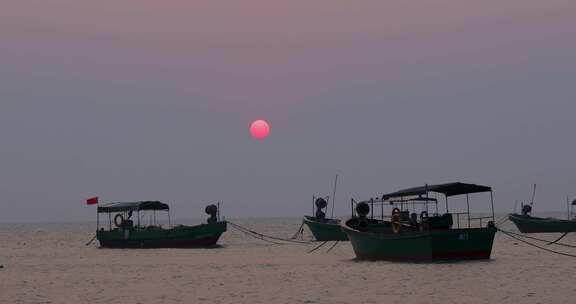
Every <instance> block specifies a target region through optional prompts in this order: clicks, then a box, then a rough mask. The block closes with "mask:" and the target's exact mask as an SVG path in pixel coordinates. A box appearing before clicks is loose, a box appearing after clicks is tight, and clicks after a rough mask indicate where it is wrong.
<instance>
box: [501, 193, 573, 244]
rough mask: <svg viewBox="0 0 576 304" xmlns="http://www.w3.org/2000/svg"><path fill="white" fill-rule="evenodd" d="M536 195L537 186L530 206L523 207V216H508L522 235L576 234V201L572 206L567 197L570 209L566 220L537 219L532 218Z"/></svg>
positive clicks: (514, 214)
mask: <svg viewBox="0 0 576 304" xmlns="http://www.w3.org/2000/svg"><path fill="white" fill-rule="evenodd" d="M535 195H536V185H534V191H533V192H532V201H531V203H530V204H522V205H521V210H522V213H521V214H517V213H512V214H509V215H508V219H509V220H510V221H511V222H512V223H514V225H516V227H517V228H518V230H520V232H522V233H568V232H576V218H575V217H574V206H576V200H573V201H572V204H570V199H569V197H566V206H567V208H568V218H567V219H566V220H563V219H558V218H552V217H547V218H543V217H536V216H532V208H533V206H534V197H535Z"/></svg>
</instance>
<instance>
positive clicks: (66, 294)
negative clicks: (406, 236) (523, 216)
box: [0, 218, 576, 304]
mask: <svg viewBox="0 0 576 304" xmlns="http://www.w3.org/2000/svg"><path fill="white" fill-rule="evenodd" d="M230 221H232V222H234V223H236V224H239V225H241V226H244V227H248V228H250V229H251V230H254V231H258V232H261V233H264V234H268V235H273V236H277V237H280V238H289V237H290V236H292V235H293V234H294V233H295V232H296V231H297V229H298V227H299V226H300V224H301V219H300V218H269V219H265V218H261V219H230ZM501 227H502V229H507V230H510V231H515V228H514V227H513V225H512V224H511V223H510V222H505V223H503V224H502V225H501ZM94 230H95V227H94V224H93V223H73V224H70V223H67V224H58V223H50V224H0V265H1V267H0V303H2V304H10V303H15V304H16V303H26V304H28V303H30V304H33V303H55V304H56V303H58V304H60V303H106V304H110V303H123V304H127V303H134V304H136V303H251V304H264V303H265V304H271V303H390V304H392V303H399V304H412V303H414V304H416V303H418V304H429V303H442V304H448V303H458V304H462V303H471V304H474V303H490V304H494V303H514V304H520V303H543V304H544V303H546V304H550V303H552V304H554V303H558V304H569V303H576V258H573V257H569V256H562V255H559V254H554V253H550V252H548V251H544V250H541V249H538V248H535V247H532V246H530V245H527V244H525V243H522V242H519V241H517V240H514V239H512V238H510V237H508V236H507V235H504V234H502V233H498V234H497V236H496V240H495V243H494V248H493V252H492V258H491V259H490V260H486V261H472V262H442V263H398V262H370V261H358V260H356V259H355V256H354V252H353V250H352V248H351V245H350V243H349V242H340V243H338V244H336V245H335V246H334V247H333V249H332V250H329V249H330V247H332V245H333V244H327V245H326V246H324V247H320V248H319V249H317V250H315V251H312V249H314V248H315V247H317V246H318V245H319V243H312V244H292V243H287V244H273V243H269V242H265V241H262V240H260V239H257V238H254V237H252V236H249V235H246V234H245V233H243V232H240V231H237V230H235V229H233V228H231V227H229V230H228V232H226V233H225V234H224V235H223V236H222V238H221V240H220V242H219V243H220V245H221V246H219V247H217V248H212V249H101V248H99V247H98V244H97V243H96V242H94V243H92V244H89V245H86V243H87V242H88V241H89V240H90V239H91V238H92V237H93V235H94ZM536 236H537V237H540V238H544V239H549V240H554V239H555V238H557V237H558V235H557V234H547V235H536ZM310 237H311V236H310V234H309V233H308V232H305V233H304V235H303V238H304V239H305V240H307V239H309V238H310ZM562 242H564V243H568V244H575V245H576V236H574V235H568V236H566V238H564V239H563V240H562ZM535 243H538V242H535ZM539 244H540V245H543V243H539ZM328 245H330V246H328ZM544 246H545V247H546V248H550V249H554V250H557V251H561V252H565V253H569V254H576V249H574V248H568V247H560V246H553V245H550V246H546V245H545V244H544ZM311 251H312V252H311Z"/></svg>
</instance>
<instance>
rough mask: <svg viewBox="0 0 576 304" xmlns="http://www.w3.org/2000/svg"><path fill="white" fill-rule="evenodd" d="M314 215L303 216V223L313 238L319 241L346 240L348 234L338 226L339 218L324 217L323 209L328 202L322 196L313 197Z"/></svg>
mask: <svg viewBox="0 0 576 304" xmlns="http://www.w3.org/2000/svg"><path fill="white" fill-rule="evenodd" d="M313 202H314V203H313V205H312V208H313V210H314V216H305V217H304V220H303V223H304V224H305V225H306V226H307V227H308V229H310V231H311V232H312V235H314V239H315V240H317V241H321V242H326V241H347V240H348V236H347V235H346V234H345V233H344V232H343V231H342V229H341V228H340V220H339V219H332V218H326V213H325V212H324V209H325V208H327V207H328V202H327V201H326V199H324V198H321V197H320V198H313Z"/></svg>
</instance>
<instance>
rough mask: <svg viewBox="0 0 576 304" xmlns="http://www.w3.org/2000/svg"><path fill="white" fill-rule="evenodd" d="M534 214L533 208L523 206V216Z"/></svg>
mask: <svg viewBox="0 0 576 304" xmlns="http://www.w3.org/2000/svg"><path fill="white" fill-rule="evenodd" d="M531 213H532V206H530V205H522V215H526V216H529V215H530V214H531Z"/></svg>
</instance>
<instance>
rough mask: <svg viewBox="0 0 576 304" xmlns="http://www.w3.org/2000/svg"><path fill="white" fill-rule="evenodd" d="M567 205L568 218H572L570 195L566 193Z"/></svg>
mask: <svg viewBox="0 0 576 304" xmlns="http://www.w3.org/2000/svg"><path fill="white" fill-rule="evenodd" d="M566 207H567V208H568V214H567V215H568V220H570V196H569V195H566Z"/></svg>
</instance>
